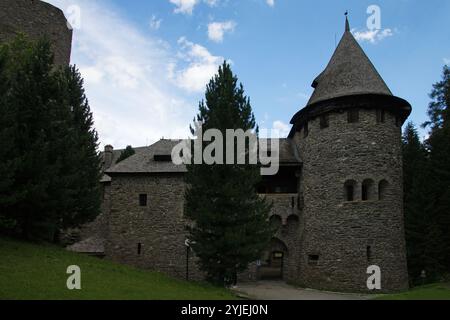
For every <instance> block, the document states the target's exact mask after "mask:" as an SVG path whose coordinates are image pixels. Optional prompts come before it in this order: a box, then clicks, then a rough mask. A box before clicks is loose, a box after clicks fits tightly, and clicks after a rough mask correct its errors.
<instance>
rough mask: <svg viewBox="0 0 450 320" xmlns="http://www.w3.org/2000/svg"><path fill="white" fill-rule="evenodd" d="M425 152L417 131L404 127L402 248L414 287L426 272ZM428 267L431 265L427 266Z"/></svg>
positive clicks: (426, 193) (427, 218)
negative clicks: (404, 247)
mask: <svg viewBox="0 0 450 320" xmlns="http://www.w3.org/2000/svg"><path fill="white" fill-rule="evenodd" d="M427 169H428V167H427V152H426V150H425V147H424V146H423V144H422V142H421V141H420V138H419V135H418V133H417V129H416V128H415V126H414V124H413V123H412V122H410V123H408V124H407V126H406V128H405V130H404V133H403V173H404V203H405V206H404V207H405V230H406V248H407V254H408V269H409V278H410V280H411V281H412V282H413V283H414V282H417V281H418V279H420V275H421V271H422V270H427V269H429V267H430V266H429V265H428V264H427V262H430V261H429V259H427V257H426V253H427V250H426V247H425V243H426V239H427V234H426V230H427V228H428V222H429V217H428V215H427V211H426V209H427V197H428V196H429V195H428V189H427V187H426V184H427V178H428V177H427ZM431 265H432V264H431Z"/></svg>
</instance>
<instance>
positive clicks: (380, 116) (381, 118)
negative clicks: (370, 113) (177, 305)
mask: <svg viewBox="0 0 450 320" xmlns="http://www.w3.org/2000/svg"><path fill="white" fill-rule="evenodd" d="M385 121H386V113H385V111H384V110H380V109H378V110H377V123H384V122H385Z"/></svg>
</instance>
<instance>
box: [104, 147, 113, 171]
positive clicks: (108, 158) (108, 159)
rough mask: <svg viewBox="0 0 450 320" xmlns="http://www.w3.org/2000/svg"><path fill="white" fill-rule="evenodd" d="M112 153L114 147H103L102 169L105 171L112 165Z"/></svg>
mask: <svg viewBox="0 0 450 320" xmlns="http://www.w3.org/2000/svg"><path fill="white" fill-rule="evenodd" d="M113 151H114V147H113V146H112V145H110V144H108V145H107V146H105V155H104V169H105V170H108V169H109V168H110V167H111V165H112V161H113Z"/></svg>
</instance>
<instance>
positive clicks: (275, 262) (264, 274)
mask: <svg viewBox="0 0 450 320" xmlns="http://www.w3.org/2000/svg"><path fill="white" fill-rule="evenodd" d="M263 258H264V260H263V261H262V262H261V263H262V264H261V266H260V267H259V270H258V271H259V272H258V274H259V279H260V280H282V279H283V275H284V266H285V262H286V261H285V260H286V258H287V248H286V246H285V245H284V243H283V242H282V241H281V240H278V239H273V240H272V242H271V244H270V247H269V249H268V250H267V251H266V252H265V254H264V257H263Z"/></svg>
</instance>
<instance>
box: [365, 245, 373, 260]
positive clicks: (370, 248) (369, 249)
mask: <svg viewBox="0 0 450 320" xmlns="http://www.w3.org/2000/svg"><path fill="white" fill-rule="evenodd" d="M366 255H367V261H368V262H370V261H371V260H372V247H371V246H367V248H366Z"/></svg>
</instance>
